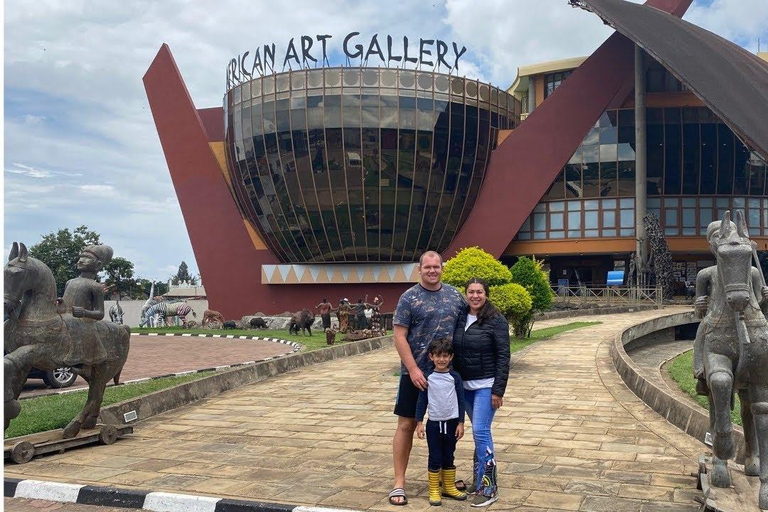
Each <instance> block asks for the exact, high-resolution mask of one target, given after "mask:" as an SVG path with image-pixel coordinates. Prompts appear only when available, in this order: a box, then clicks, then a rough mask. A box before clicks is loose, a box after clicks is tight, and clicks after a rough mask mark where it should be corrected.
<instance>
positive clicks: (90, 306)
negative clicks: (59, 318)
mask: <svg viewBox="0 0 768 512" xmlns="http://www.w3.org/2000/svg"><path fill="white" fill-rule="evenodd" d="M112 254H113V252H112V248H111V247H109V246H108V245H89V246H88V247H86V248H85V249H83V251H82V252H81V253H80V259H78V260H77V270H79V271H80V275H79V276H78V277H76V278H74V279H70V280H69V281H67V284H66V286H65V287H64V296H63V297H62V299H61V301H62V304H63V307H64V311H65V312H66V313H70V314H71V315H72V316H74V317H76V318H89V319H91V320H102V319H103V318H104V288H103V286H102V285H101V283H97V282H96V275H97V274H98V273H99V272H101V270H103V269H104V266H105V265H106V264H107V263H109V262H110V261H111V260H112Z"/></svg>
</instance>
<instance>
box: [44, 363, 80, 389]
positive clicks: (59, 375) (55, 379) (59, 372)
mask: <svg viewBox="0 0 768 512" xmlns="http://www.w3.org/2000/svg"><path fill="white" fill-rule="evenodd" d="M76 380H77V375H76V374H75V373H73V372H72V369H71V368H69V367H65V368H56V369H55V370H53V371H49V372H45V374H44V375H43V381H45V383H46V384H47V385H49V386H50V387H52V388H56V389H58V388H68V387H69V386H71V385H72V384H74V383H75V381H76Z"/></svg>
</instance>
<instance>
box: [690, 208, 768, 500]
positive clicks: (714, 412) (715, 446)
mask: <svg viewBox="0 0 768 512" xmlns="http://www.w3.org/2000/svg"><path fill="white" fill-rule="evenodd" d="M707 241H708V242H709V246H710V249H711V250H712V253H713V254H714V255H715V257H716V259H717V265H715V266H712V267H709V268H706V269H704V270H702V271H700V272H699V274H698V275H697V277H696V295H697V298H696V303H695V310H696V314H697V315H698V316H699V317H700V318H701V317H703V319H702V321H701V324H700V325H699V329H698V331H697V334H696V340H695V342H694V374H695V376H696V377H697V378H698V379H699V383H698V385H697V390H698V391H699V393H700V394H705V395H707V397H708V400H709V405H710V430H711V432H712V436H713V442H712V451H713V452H714V461H713V470H712V473H711V483H712V485H714V486H716V487H728V486H729V485H730V484H731V480H730V474H729V473H728V469H727V461H728V459H731V458H733V457H734V455H735V454H734V452H735V447H734V442H733V438H732V435H731V434H732V430H733V426H732V424H731V416H730V412H731V409H732V407H733V403H734V402H733V399H734V394H735V393H738V395H739V400H740V401H741V416H742V422H743V427H744V445H745V461H744V472H745V474H746V475H748V476H759V477H760V491H759V506H760V508H764V509H765V508H768V321H766V317H765V313H764V310H765V308H766V305H767V304H768V287H766V285H765V280H764V277H763V274H762V271H761V270H760V269H759V262H758V260H757V252H756V246H755V244H754V242H752V241H751V240H750V239H749V235H748V231H747V226H746V223H745V221H744V216H743V214H742V212H740V211H738V212H737V214H736V222H735V223H734V222H732V221H731V214H730V212H726V213H725V215H724V217H723V220H722V221H715V222H712V223H710V225H709V226H708V227H707ZM753 260H754V261H755V265H757V267H758V268H756V267H754V266H752V262H753Z"/></svg>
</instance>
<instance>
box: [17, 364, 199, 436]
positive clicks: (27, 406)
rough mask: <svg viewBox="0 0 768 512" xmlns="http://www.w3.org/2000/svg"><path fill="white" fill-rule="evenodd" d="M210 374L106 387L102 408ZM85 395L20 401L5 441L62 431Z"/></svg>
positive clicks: (77, 411)
mask: <svg viewBox="0 0 768 512" xmlns="http://www.w3.org/2000/svg"><path fill="white" fill-rule="evenodd" d="M212 373H213V372H212V371H211V372H200V373H194V374H190V375H181V376H178V377H163V378H162V379H154V380H148V381H145V382H137V383H135V384H125V385H122V386H108V387H107V389H106V391H105V392H104V401H103V402H102V407H106V406H107V405H111V404H115V403H117V402H122V401H123V400H128V399H129V398H135V397H137V396H141V395H146V394H147V393H152V392H154V391H159V390H161V389H166V388H170V387H172V386H176V385H177V384H183V383H185V382H190V381H193V380H198V379H202V378H203V377H207V376H209V375H211V374H212ZM87 395H88V390H87V389H83V390H81V391H72V392H70V393H64V394H61V395H48V396H41V397H38V398H29V399H27V400H21V414H19V416H18V417H16V418H15V419H14V420H12V421H11V425H10V426H9V427H8V430H6V431H5V438H6V439H8V438H10V437H17V436H23V435H27V434H34V433H35V432H43V431H45V430H53V429H57V428H64V427H65V426H67V423H69V421H70V420H72V418H74V417H75V416H76V415H77V413H79V412H80V411H81V410H82V408H83V406H84V405H85V399H86V397H87Z"/></svg>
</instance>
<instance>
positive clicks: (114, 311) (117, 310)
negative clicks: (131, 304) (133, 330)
mask: <svg viewBox="0 0 768 512" xmlns="http://www.w3.org/2000/svg"><path fill="white" fill-rule="evenodd" d="M109 319H110V320H111V321H112V322H114V323H116V324H121V325H122V323H123V308H122V307H120V302H119V301H118V302H116V303H114V304H112V307H110V308H109Z"/></svg>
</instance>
